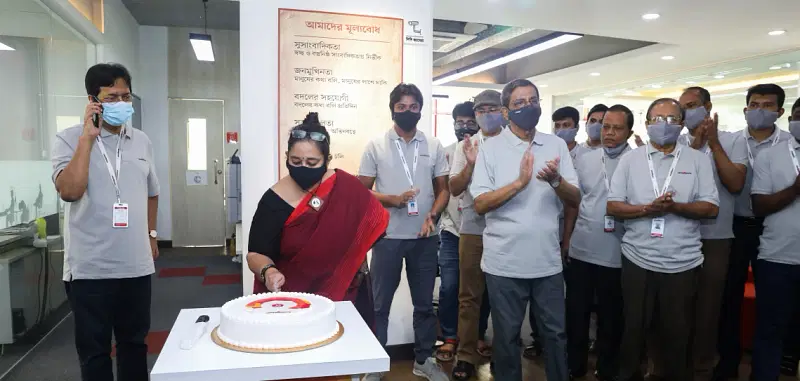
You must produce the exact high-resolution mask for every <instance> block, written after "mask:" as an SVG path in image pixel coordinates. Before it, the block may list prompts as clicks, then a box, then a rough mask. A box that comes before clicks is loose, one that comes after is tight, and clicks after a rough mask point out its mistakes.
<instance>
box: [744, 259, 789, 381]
mask: <svg viewBox="0 0 800 381" xmlns="http://www.w3.org/2000/svg"><path fill="white" fill-rule="evenodd" d="M799 297H800V265H787V264H783V263H775V262H768V261H765V260H759V261H758V266H757V267H756V331H755V334H754V335H753V374H752V379H753V380H755V381H775V380H777V379H778V376H779V375H780V367H781V357H782V352H783V339H784V337H787V336H788V335H789V325H790V322H791V318H792V313H793V311H794V307H795V303H797V300H798V298H799Z"/></svg>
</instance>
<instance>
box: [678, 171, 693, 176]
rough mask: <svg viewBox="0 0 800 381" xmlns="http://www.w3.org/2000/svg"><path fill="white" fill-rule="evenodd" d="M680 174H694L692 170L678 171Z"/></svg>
mask: <svg viewBox="0 0 800 381" xmlns="http://www.w3.org/2000/svg"><path fill="white" fill-rule="evenodd" d="M678 174H679V175H691V174H692V172H686V171H678Z"/></svg>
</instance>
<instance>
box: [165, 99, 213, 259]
mask: <svg viewBox="0 0 800 381" xmlns="http://www.w3.org/2000/svg"><path fill="white" fill-rule="evenodd" d="M224 113H225V103H224V102H223V101H221V100H188V99H170V100H169V119H170V124H169V128H170V131H169V136H170V186H171V188H172V244H173V246H176V247H213V246H224V245H225V238H226V237H225V228H226V221H225V216H226V213H225V197H224V196H225V158H224V157H223V146H224V130H225V128H224V126H223V121H224V117H223V115H224Z"/></svg>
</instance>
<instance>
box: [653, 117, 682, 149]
mask: <svg viewBox="0 0 800 381" xmlns="http://www.w3.org/2000/svg"><path fill="white" fill-rule="evenodd" d="M682 128H683V126H681V125H680V124H668V123H667V122H666V121H664V122H660V123H656V124H651V125H648V126H647V136H648V137H649V138H650V140H651V141H652V142H653V143H656V144H658V145H660V146H663V145H667V144H675V142H677V141H678V136H680V134H681V129H682Z"/></svg>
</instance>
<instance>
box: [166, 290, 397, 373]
mask: <svg viewBox="0 0 800 381" xmlns="http://www.w3.org/2000/svg"><path fill="white" fill-rule="evenodd" d="M219 311H220V309H219V308H197V309H185V310H181V312H180V314H179V315H178V318H177V319H176V321H175V325H173V327H172V331H171V332H170V333H169V337H168V338H167V341H166V343H164V348H163V349H162V350H161V354H160V355H159V356H158V359H157V360H156V364H155V366H154V367H153V371H152V372H151V373H150V380H151V381H184V380H185V381H189V380H191V381H219V380H230V381H234V380H235V381H262V380H284V379H292V378H307V377H329V376H345V375H350V376H351V377H352V379H353V380H358V377H359V375H360V374H364V373H372V372H386V371H388V370H389V355H388V354H386V351H384V350H383V348H382V347H381V345H380V344H379V343H378V340H377V339H376V338H375V336H374V335H373V333H372V331H371V330H370V329H369V327H367V324H366V323H364V320H363V319H362V318H361V315H359V314H358V311H357V310H356V308H355V307H354V306H353V304H352V303H350V302H337V303H336V319H337V320H339V322H340V323H342V326H344V335H342V337H340V338H339V340H336V341H335V342H334V343H332V344H329V345H326V346H324V347H320V348H316V349H311V350H307V351H303V352H294V353H285V354H261V353H244V352H236V351H232V350H229V349H225V348H222V347H220V346H218V345H217V344H214V342H213V341H211V330H212V329H213V328H214V327H216V326H217V325H219ZM200 315H208V317H209V318H210V321H209V324H208V328H207V330H206V331H207V332H206V334H205V335H204V336H203V337H202V338H201V339H200V340H199V341H198V342H197V344H195V346H194V348H192V349H191V350H188V351H187V350H182V349H180V342H181V340H182V338H184V337H186V336H187V335H191V332H192V331H193V329H194V327H193V325H194V322H195V320H197V317H199V316H200Z"/></svg>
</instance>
